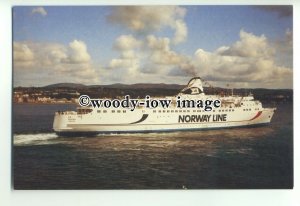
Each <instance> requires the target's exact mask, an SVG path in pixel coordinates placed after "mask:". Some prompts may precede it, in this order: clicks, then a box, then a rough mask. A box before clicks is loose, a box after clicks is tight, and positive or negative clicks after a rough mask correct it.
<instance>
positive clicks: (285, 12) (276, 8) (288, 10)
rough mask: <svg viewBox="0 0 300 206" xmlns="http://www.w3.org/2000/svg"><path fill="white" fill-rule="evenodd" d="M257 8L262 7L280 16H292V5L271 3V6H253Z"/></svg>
mask: <svg viewBox="0 0 300 206" xmlns="http://www.w3.org/2000/svg"><path fill="white" fill-rule="evenodd" d="M255 7H256V8H258V9H262V10H265V11H269V12H275V13H277V14H278V15H279V17H280V18H282V17H290V16H293V6H291V5H284V6H282V5H273V6H255Z"/></svg>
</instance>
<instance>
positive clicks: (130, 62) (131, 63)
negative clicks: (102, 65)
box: [109, 35, 142, 76]
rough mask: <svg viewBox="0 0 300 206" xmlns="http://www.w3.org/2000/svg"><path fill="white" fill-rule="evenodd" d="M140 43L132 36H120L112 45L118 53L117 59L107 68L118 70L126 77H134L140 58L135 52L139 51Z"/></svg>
mask: <svg viewBox="0 0 300 206" xmlns="http://www.w3.org/2000/svg"><path fill="white" fill-rule="evenodd" d="M141 46H142V42H141V41H139V40H137V39H136V38H134V37H133V36H132V35H121V36H120V37H118V38H117V39H116V41H115V43H114V49H115V50H117V51H118V52H119V53H120V56H119V58H113V59H112V60H111V61H110V62H109V68H110V69H113V70H115V71H116V70H118V71H120V72H122V73H126V75H131V76H135V75H136V73H138V70H139V67H140V56H139V55H137V53H136V50H137V49H140V47H141Z"/></svg>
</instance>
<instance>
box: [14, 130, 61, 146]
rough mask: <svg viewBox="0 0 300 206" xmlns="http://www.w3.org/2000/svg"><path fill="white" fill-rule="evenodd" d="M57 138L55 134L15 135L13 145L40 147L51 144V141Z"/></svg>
mask: <svg viewBox="0 0 300 206" xmlns="http://www.w3.org/2000/svg"><path fill="white" fill-rule="evenodd" d="M56 138H58V136H57V135H56V134H55V133H39V134H15V135H14V139H13V142H14V145H17V146H20V145H41V144H51V140H53V139H56Z"/></svg>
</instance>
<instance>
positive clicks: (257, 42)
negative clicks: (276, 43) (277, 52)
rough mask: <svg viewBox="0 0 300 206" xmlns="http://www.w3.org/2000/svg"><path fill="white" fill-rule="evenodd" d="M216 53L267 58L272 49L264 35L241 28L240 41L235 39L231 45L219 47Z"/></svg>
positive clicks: (272, 52) (272, 51)
mask: <svg viewBox="0 0 300 206" xmlns="http://www.w3.org/2000/svg"><path fill="white" fill-rule="evenodd" d="M217 53H219V54H221V55H227V56H240V57H266V58H268V57H270V56H271V55H273V54H274V49H273V48H272V47H271V46H270V45H269V43H268V40H267V38H266V37H265V36H264V35H261V36H255V35H254V34H252V33H247V32H245V31H244V30H241V31H240V41H237V42H236V43H234V44H233V45H232V46H231V47H220V48H219V49H218V50H217Z"/></svg>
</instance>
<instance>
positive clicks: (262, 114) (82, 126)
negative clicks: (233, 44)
mask: <svg viewBox="0 0 300 206" xmlns="http://www.w3.org/2000/svg"><path fill="white" fill-rule="evenodd" d="M123 111H124V110H122V111H120V113H117V111H115V112H113V113H112V111H111V110H110V109H109V110H107V113H97V110H96V109H94V111H93V112H91V113H89V114H77V113H76V112H69V113H68V112H65V113H64V114H59V113H56V114H55V118H54V124H53V129H54V131H55V132H57V133H58V134H65V135H68V134H70V135H71V134H80V133H86V134H89V133H90V134H97V133H133V132H169V131H180V130H203V129H219V128H232V127H245V126H255V125H263V124H268V123H270V121H271V119H272V116H273V114H274V111H275V109H274V108H265V109H261V110H259V111H247V112H245V111H242V109H235V110H234V111H232V112H222V110H220V112H218V111H214V112H213V111H211V112H205V111H203V110H202V111H200V112H196V113H195V110H192V109H188V110H182V111H180V112H179V111H178V113H174V111H173V112H172V113H171V110H170V111H161V113H153V111H152V110H150V109H148V110H142V109H141V110H136V111H133V112H131V111H129V110H127V111H126V113H122V112H123ZM196 111H199V110H196ZM205 115H207V116H206V117H207V118H205ZM222 115H225V116H226V118H225V119H222V118H221V120H220V118H219V119H218V118H216V117H220V116H221V117H222ZM193 116H194V117H193ZM199 116H200V119H199ZM184 117H186V118H184ZM197 117H198V118H197Z"/></svg>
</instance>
